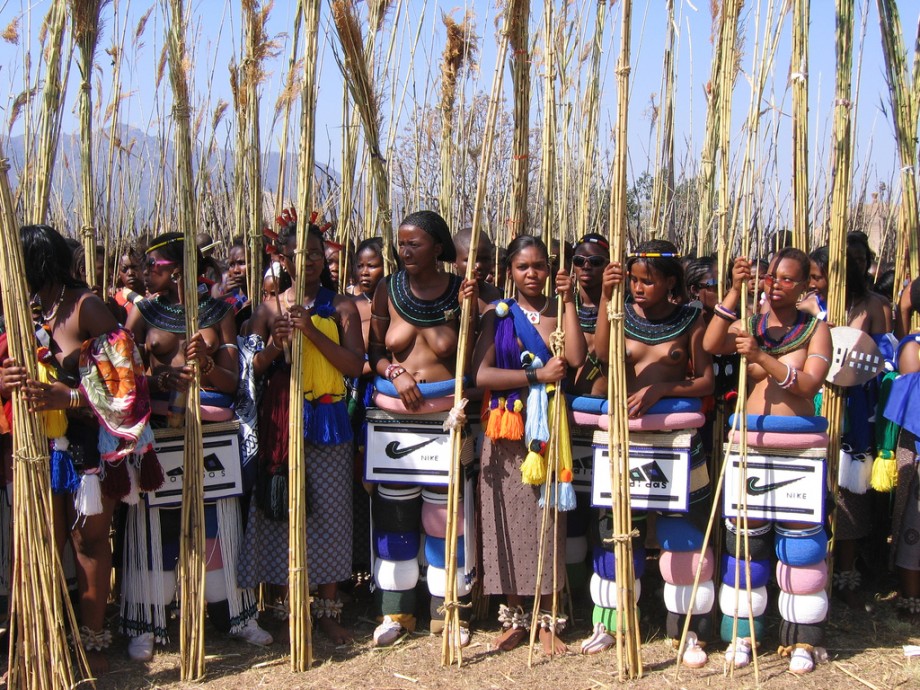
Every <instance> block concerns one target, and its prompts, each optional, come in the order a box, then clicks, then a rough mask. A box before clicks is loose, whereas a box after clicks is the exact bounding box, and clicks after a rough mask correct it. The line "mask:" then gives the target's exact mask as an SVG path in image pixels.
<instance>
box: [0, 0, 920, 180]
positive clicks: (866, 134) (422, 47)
mask: <svg viewBox="0 0 920 690" xmlns="http://www.w3.org/2000/svg"><path fill="white" fill-rule="evenodd" d="M767 1H768V0H761V2H760V3H757V2H754V1H753V0H749V1H748V3H747V7H746V8H745V10H744V14H743V17H742V19H743V23H744V26H745V27H746V31H747V33H748V35H747V39H746V50H745V53H744V56H743V59H742V69H743V72H744V73H745V74H749V73H750V71H751V68H752V61H753V55H752V52H753V48H754V45H755V43H756V40H755V38H754V36H753V34H752V33H751V31H752V30H753V25H754V21H755V16H756V9H757V7H758V5H759V6H760V7H761V8H762V11H764V12H765V11H766V7H767ZM675 4H676V5H677V13H678V20H677V23H678V26H679V32H680V36H679V51H678V57H677V72H678V77H677V96H676V103H677V118H676V122H677V133H676V143H675V150H676V157H677V160H678V166H679V167H680V165H681V162H682V161H686V162H690V163H693V164H695V163H696V161H698V158H699V146H700V143H701V140H702V129H703V124H704V121H705V102H704V98H703V85H704V84H705V82H706V81H707V80H708V77H709V70H710V58H711V51H712V46H711V44H710V40H709V39H710V31H711V18H710V14H709V4H708V2H707V1H706V0H693V2H692V3H691V2H690V1H688V0H676V3H675ZM866 4H868V5H869V6H870V7H869V13H868V22H867V29H866V35H865V41H864V43H863V45H862V46H861V52H859V53H858V54H857V56H856V59H857V61H858V60H859V58H860V55H861V57H862V68H861V81H860V84H861V88H860V92H859V101H858V110H857V127H858V132H857V144H858V151H857V156H856V161H857V163H858V166H859V169H858V170H857V171H856V176H857V178H861V176H863V175H866V176H868V177H869V180H870V182H869V187H870V188H873V187H874V186H875V185H876V184H877V183H878V181H883V182H886V183H887V182H889V181H890V180H891V179H892V176H893V175H894V174H896V171H897V170H898V169H899V168H900V165H899V164H898V163H897V161H896V160H895V158H896V156H895V148H894V145H893V133H892V128H891V124H890V118H889V117H888V116H887V115H886V114H885V113H883V112H882V109H881V108H882V107H883V106H884V107H886V108H887V103H888V93H887V86H886V83H885V75H884V67H883V64H882V52H881V43H880V37H879V27H878V18H877V13H876V10H875V3H874V2H869V3H866V2H865V0H858V1H857V5H859V7H858V8H857V27H856V35H855V39H854V40H855V41H856V42H857V51H860V46H859V43H858V42H859V40H860V22H861V19H862V14H863V9H862V8H863V7H864V6H865V5H866ZM898 4H899V7H900V10H901V12H902V22H903V24H904V26H905V28H906V30H907V33H908V34H911V35H912V32H913V30H914V28H915V26H916V21H917V16H916V14H917V11H918V10H917V5H916V3H914V2H908V1H907V0H901V1H900V2H899V3H898ZM151 5H152V6H153V13H152V15H151V17H150V20H149V22H148V24H147V27H146V31H145V33H144V36H143V38H142V44H143V45H140V46H139V47H138V48H137V49H136V50H135V49H133V48H132V47H131V46H130V42H129V44H128V47H127V48H126V53H125V63H124V65H125V66H124V68H123V69H124V72H123V79H124V84H123V87H122V88H123V90H125V91H130V92H131V96H130V98H128V99H127V100H126V101H125V102H124V104H123V110H122V120H123V122H125V123H127V124H130V125H133V126H135V127H138V128H141V129H145V130H147V129H149V128H150V124H151V123H152V122H154V123H155V122H156V120H157V118H158V117H160V116H159V115H158V112H157V109H156V107H155V95H154V94H155V89H154V83H155V73H156V65H157V61H158V58H159V55H160V49H161V46H162V42H163V40H164V39H163V37H164V22H163V18H162V15H161V12H162V10H161V7H160V4H159V2H156V1H155V0H131V1H130V2H128V0H119V7H120V14H121V18H120V20H119V21H120V22H124V21H125V19H124V17H127V20H126V23H127V33H128V35H129V36H130V35H131V34H133V32H134V30H135V28H136V25H137V21H138V19H139V17H140V16H141V15H143V14H144V13H145V12H146V11H147V9H148V8H150V7H151ZM49 6H50V0H33V1H32V2H29V1H28V0H0V26H6V25H7V24H8V23H9V22H10V21H12V20H13V19H15V18H16V17H19V18H20V22H21V23H20V31H21V34H22V40H21V41H20V44H19V45H18V46H13V45H10V44H9V43H7V42H2V41H0V107H2V111H0V121H4V122H5V121H6V119H7V117H8V113H9V104H10V103H11V102H12V99H14V98H15V96H16V95H17V94H18V93H20V92H21V91H22V90H23V89H24V88H25V85H24V78H23V70H22V65H23V61H24V54H25V50H27V49H28V48H29V47H31V49H32V52H33V60H34V59H35V57H36V53H37V40H36V36H37V32H38V26H39V24H40V22H41V19H42V17H43V16H44V15H45V13H46V12H47V10H48V7H49ZM190 6H191V11H192V14H193V18H194V19H193V27H192V30H191V32H190V35H191V43H192V44H193V45H194V49H195V54H194V79H195V82H196V83H195V88H196V91H197V92H198V94H199V97H200V98H201V99H204V98H205V94H206V93H207V92H208V87H207V84H208V82H209V81H210V83H211V87H210V99H211V100H210V102H209V105H210V107H211V108H213V106H214V104H215V103H216V102H217V99H218V98H223V99H225V100H228V101H229V100H230V88H229V81H228V77H227V64H228V63H229V61H230V58H231V56H232V55H233V54H234V53H235V52H237V51H238V49H239V35H240V18H239V0H227V1H226V2H225V1H224V0H197V1H194V2H192V3H191V5H190ZM558 6H559V3H557V8H558ZM833 6H834V3H833V1H832V0H812V19H811V38H810V61H811V62H810V69H809V76H810V89H811V91H810V99H811V112H810V116H809V124H810V126H811V155H812V157H813V159H816V161H817V165H818V167H819V168H820V167H822V166H826V161H827V159H828V157H829V145H828V142H829V137H830V122H831V119H830V116H831V107H832V105H833V87H834V7H833ZM594 7H595V3H594V1H593V0H585V1H583V2H582V1H581V0H571V2H570V9H571V10H573V11H578V10H580V12H581V16H582V21H583V22H584V23H585V24H587V28H586V29H585V31H586V33H587V34H588V35H590V33H591V32H592V30H593V13H594ZM466 9H467V7H466V6H464V5H462V4H455V3H451V2H439V1H438V0H404V2H403V3H402V4H401V5H399V6H398V12H399V17H398V24H397V28H396V30H395V31H396V35H395V38H394V37H393V36H392V31H393V22H394V16H395V13H391V14H390V16H389V19H388V22H387V24H386V27H385V33H384V36H383V38H382V42H381V45H382V46H383V47H387V45H388V43H389V41H390V40H391V39H392V40H395V48H394V58H393V61H392V64H393V68H392V69H391V71H390V73H389V74H388V75H387V78H386V79H384V80H383V101H384V104H385V122H384V129H385V130H386V129H387V128H388V127H389V126H390V122H391V121H392V120H393V119H394V117H395V121H396V122H397V123H398V124H399V126H400V128H401V126H402V125H403V124H404V123H405V120H406V113H407V112H408V110H409V109H410V108H412V107H416V105H417V104H418V103H421V102H428V103H431V102H433V100H434V99H435V98H436V91H437V89H436V85H437V79H438V73H437V64H438V60H439V56H440V51H441V48H442V45H443V41H444V30H443V27H442V25H441V22H440V15H441V13H442V12H447V13H453V14H454V15H455V16H456V17H457V18H459V17H461V16H462V14H463V13H464V11H465V10H466ZM470 9H471V11H472V12H473V14H474V16H475V23H476V27H477V33H478V34H479V36H480V37H481V41H480V48H481V51H480V58H479V65H480V67H479V70H478V71H477V72H473V73H472V74H471V76H470V77H469V80H468V81H467V84H466V89H467V93H468V94H469V93H472V91H474V90H476V91H486V92H487V91H488V90H489V87H490V82H491V78H492V73H493V70H494V61H495V52H496V40H497V39H496V35H495V30H494V25H495V24H494V19H495V14H496V11H497V9H496V5H495V2H494V0H477V1H475V2H472V3H471V4H470ZM619 9H620V5H619V3H616V4H613V5H612V7H611V9H610V10H609V11H608V19H607V30H606V34H605V41H604V45H605V57H604V60H605V80H604V85H603V91H602V93H603V112H602V115H601V141H602V142H604V141H609V140H610V135H609V133H610V131H611V128H612V126H613V123H614V121H615V98H616V89H615V84H614V74H613V63H614V61H615V59H616V53H617V49H618V42H619V24H620V13H619ZM542 11H543V4H542V3H539V2H534V3H533V16H532V20H531V23H532V26H533V27H534V30H536V29H538V27H540V26H541V25H542V21H543V18H542ZM557 11H558V10H557ZM105 16H106V23H105V28H104V34H103V36H102V39H101V41H100V51H99V53H98V55H97V62H98V63H99V69H100V75H101V79H102V84H103V95H102V99H103V100H104V101H107V100H108V99H109V85H110V80H111V72H112V69H111V66H110V61H109V60H108V56H106V55H105V54H104V52H103V50H104V49H105V48H106V47H107V46H108V45H110V44H111V42H112V40H113V33H114V32H115V31H116V29H118V30H120V29H122V28H123V27H122V25H121V24H118V25H116V23H115V20H114V18H113V12H112V7H111V6H110V7H109V8H108V9H107V10H106V15H105ZM293 17H294V2H293V1H292V0H278V1H277V3H276V5H275V7H274V8H273V10H272V12H271V15H270V19H269V26H268V31H269V34H270V35H273V36H274V35H277V36H278V40H279V46H280V55H279V56H278V57H277V58H276V59H275V60H274V61H272V62H271V63H269V64H268V66H267V69H268V70H269V72H270V74H269V77H268V80H267V81H266V83H265V85H264V88H263V98H262V112H263V115H262V120H263V136H262V143H263V146H271V147H273V148H277V146H278V143H277V142H278V139H279V138H280V127H276V128H275V130H274V132H270V131H269V127H270V123H271V119H272V115H273V110H274V102H275V97H276V95H277V93H278V91H279V89H280V84H281V81H282V79H283V77H284V71H285V65H286V62H287V56H288V53H289V52H290V47H289V40H290V36H289V34H290V29H291V26H292V24H293ZM633 18H634V24H633V49H632V64H633V72H632V75H633V78H632V84H633V92H632V102H631V106H630V126H631V129H630V137H629V151H630V161H631V173H632V175H637V174H638V173H640V172H642V171H643V170H645V169H647V168H648V167H649V165H650V163H649V160H650V158H653V155H654V154H653V152H652V151H651V149H652V148H653V147H654V140H655V138H654V131H653V130H651V128H650V121H649V115H648V114H649V111H650V108H649V104H650V102H651V99H655V100H656V101H657V99H658V89H659V84H660V80H661V55H662V52H663V47H664V45H663V44H664V36H665V33H664V32H665V26H666V23H665V22H666V15H665V2H664V0H648V1H642V0H639V1H636V2H634V3H633ZM790 32H791V27H790V24H789V21H787V22H786V23H785V26H784V29H783V34H782V40H781V41H780V44H779V47H778V51H777V58H776V62H775V64H774V68H773V71H772V77H771V79H770V81H769V83H768V86H767V90H766V93H765V98H764V101H763V102H762V104H761V107H762V108H763V109H764V111H765V114H766V117H765V118H764V120H763V122H762V125H761V126H762V128H763V129H764V130H770V132H771V134H770V135H769V138H770V139H775V141H776V142H777V145H776V164H775V169H776V170H779V171H781V172H780V173H779V174H778V175H776V178H777V184H782V185H784V186H785V185H786V184H787V181H786V180H784V179H783V178H784V177H788V172H783V171H788V170H789V167H790V166H789V155H788V152H789V148H790V146H789V139H790V137H791V134H790V130H789V112H790V109H791V96H790V93H789V91H788V73H789V57H788V56H789V52H790ZM416 35H418V42H419V45H418V49H417V51H416V57H415V61H414V64H412V65H411V66H410V63H409V57H408V47H409V46H410V45H411V44H412V43H413V41H414V40H415V37H416ZM30 36H31V42H30V41H29V38H30ZM333 37H334V33H333V32H332V28H331V23H330V17H329V6H328V3H326V2H324V3H323V18H322V30H321V32H320V36H319V45H320V50H321V58H320V63H319V70H320V101H319V102H320V108H319V114H318V124H319V129H318V134H317V160H318V161H320V162H324V161H325V162H329V163H331V164H332V165H337V162H338V159H339V156H340V153H339V151H340V147H341V144H340V138H341V122H342V116H341V102H342V77H341V74H340V73H339V70H338V66H337V64H336V62H335V60H334V58H333V56H332V53H331V50H330V40H331V39H332V38H333ZM909 44H910V43H909ZM33 64H34V63H33ZM537 70H539V66H537V67H536V68H535V71H537ZM33 73H34V67H33ZM76 73H77V70H76V67H75V66H74V68H73V69H72V70H71V84H70V87H69V89H68V93H67V99H68V104H69V105H68V114H67V117H66V119H65V122H64V127H63V129H64V131H65V132H70V131H74V130H75V129H76V109H75V106H73V104H74V103H75V99H76V88H75V87H76ZM745 74H742V75H741V76H740V77H739V79H738V83H737V86H736V89H735V94H734V108H735V110H734V112H735V118H734V119H735V125H736V127H735V129H736V134H735V137H734V142H735V145H736V147H737V146H738V145H740V143H741V122H742V120H743V118H744V117H745V115H746V113H747V108H748V101H749V98H750V90H749V86H748V83H747V81H746V78H745ZM508 83H509V80H508V79H506V85H507V84H508ZM506 88H507V86H506ZM163 89H165V90H166V91H168V80H167V79H164V83H163V86H162V89H161V90H163ZM403 93H405V94H406V96H405V100H403V97H402V94H403ZM96 97H97V98H98V95H96ZM539 97H540V96H539V92H538V91H537V90H535V93H534V99H535V103H536V101H537V99H539ZM395 102H402V103H403V107H402V109H401V110H400V111H399V112H396V113H395V114H394V113H393V112H392V107H393V104H394V103H395ZM509 102H510V97H509ZM71 106H73V107H71ZM161 112H162V111H161ZM293 122H295V123H296V118H295V119H294V120H293ZM532 123H533V125H534V126H536V116H535V115H534V119H533V120H532ZM153 129H154V131H155V127H154V128H153ZM21 130H22V120H21V119H20V121H19V123H18V124H17V126H16V127H14V129H13V134H14V135H16V134H20V133H21ZM0 131H3V132H4V133H5V132H6V127H5V126H4V128H3V129H2V130H0ZM763 151H764V149H763V148H762V152H763ZM812 168H813V169H814V165H813V166H812ZM780 196H782V195H780Z"/></svg>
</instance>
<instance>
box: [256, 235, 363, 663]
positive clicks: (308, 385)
mask: <svg viewBox="0 0 920 690" xmlns="http://www.w3.org/2000/svg"><path fill="white" fill-rule="evenodd" d="M296 231H297V226H296V221H292V222H289V223H287V224H286V225H285V226H284V227H283V228H282V229H281V232H280V233H279V237H278V243H279V246H280V249H281V253H280V255H279V257H280V260H281V264H282V268H283V269H284V271H285V272H286V273H288V274H289V275H290V276H291V278H292V279H296V275H295V273H294V271H295V263H294V255H295V252H296V251H298V248H297V246H296V245H297V234H296ZM302 251H303V252H304V253H305V254H306V259H307V261H306V271H305V273H304V275H303V276H301V280H302V281H303V283H304V299H305V303H304V304H294V303H293V301H292V300H293V294H294V288H293V287H291V288H290V289H288V290H286V291H284V292H283V293H282V294H281V295H280V296H279V299H278V300H277V301H276V300H271V301H268V302H263V303H262V304H261V305H259V308H258V309H257V310H256V313H255V314H254V315H253V318H252V321H251V322H250V333H251V335H250V337H251V338H255V339H257V342H258V343H259V344H261V345H262V346H261V348H258V347H257V350H258V351H257V353H256V355H255V356H254V357H253V358H252V375H253V376H255V377H260V378H261V377H267V382H266V387H265V391H264V394H263V400H264V401H265V402H264V403H263V405H262V410H261V416H260V419H259V451H258V453H259V454H258V477H257V479H256V489H255V500H254V501H253V502H252V505H251V506H250V511H249V522H248V526H247V530H246V534H245V541H244V544H243V549H242V551H243V553H242V555H241V563H240V580H241V582H242V583H243V584H245V585H248V586H252V587H254V586H256V585H257V584H258V583H260V582H266V583H269V584H272V585H277V586H280V587H286V586H287V583H288V576H289V572H288V538H289V537H288V523H287V516H288V498H287V496H288V489H287V477H288V462H289V458H288V411H289V405H290V401H289V393H290V379H291V377H290V369H289V366H288V365H287V364H285V351H286V348H287V347H288V346H289V345H288V344H289V343H290V340H291V336H292V333H293V329H295V328H296V329H298V330H300V331H301V332H302V333H303V334H304V336H305V340H304V355H303V356H304V367H303V388H304V401H303V405H304V438H305V440H306V444H305V458H304V460H305V463H306V467H307V476H308V481H307V503H308V505H309V507H310V508H309V510H310V514H309V518H308V520H307V534H306V540H307V553H308V554H309V555H308V557H309V573H310V583H311V585H312V584H315V585H317V587H318V592H319V593H318V596H317V597H316V599H315V600H314V603H313V620H315V621H316V625H317V627H318V628H319V629H320V630H322V631H323V633H324V634H325V635H326V636H327V637H328V638H329V639H330V640H332V641H333V643H334V644H337V645H339V644H346V643H348V642H350V641H351V640H352V635H351V632H350V631H349V630H347V629H346V628H345V627H343V626H342V624H341V618H342V602H341V601H340V600H339V597H338V583H339V582H342V581H344V580H348V579H349V578H351V575H352V570H351V560H352V467H353V446H352V439H353V435H352V429H351V422H350V420H349V418H348V411H347V408H346V400H345V397H346V393H345V378H346V377H356V376H360V374H361V371H362V367H363V365H364V344H363V342H362V339H361V321H360V317H359V315H358V310H357V307H355V303H354V302H353V301H352V299H351V298H350V297H347V296H344V295H338V294H336V285H335V283H333V281H332V276H331V275H330V273H329V268H328V266H327V264H326V256H325V247H324V240H323V233H322V231H321V230H320V229H319V228H318V227H317V226H315V225H312V224H311V225H310V226H309V229H308V233H307V246H306V247H304V248H303V250H302Z"/></svg>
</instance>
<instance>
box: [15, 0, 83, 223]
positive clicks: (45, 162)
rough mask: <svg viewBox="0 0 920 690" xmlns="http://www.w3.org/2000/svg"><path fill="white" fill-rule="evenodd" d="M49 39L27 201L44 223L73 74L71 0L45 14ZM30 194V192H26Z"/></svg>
mask: <svg viewBox="0 0 920 690" xmlns="http://www.w3.org/2000/svg"><path fill="white" fill-rule="evenodd" d="M45 22H46V26H47V27H48V30H47V34H46V35H47V38H46V40H47V41H48V44H47V48H46V50H45V51H44V54H45V62H46V70H45V85H44V88H43V89H42V106H41V113H40V115H39V123H38V128H39V132H38V142H37V145H36V151H37V153H36V158H37V160H35V161H33V164H32V165H31V166H29V168H28V169H27V170H26V184H27V187H26V189H27V190H29V189H30V190H31V204H27V205H26V208H27V212H26V218H27V219H29V220H30V221H31V222H34V223H43V222H45V218H46V217H47V214H48V199H49V197H50V194H51V180H52V178H53V176H54V161H55V158H56V157H57V149H58V143H59V141H60V138H61V119H62V118H63V115H64V96H65V93H66V89H67V87H66V85H67V79H68V76H69V74H70V56H71V54H72V53H73V43H72V42H71V43H70V45H69V50H68V51H67V59H66V60H65V59H64V52H65V51H64V34H65V33H66V27H67V2H66V0H54V3H53V4H52V5H51V9H50V10H49V11H48V16H47V17H46V18H45ZM26 194H27V196H26V197H25V198H27V199H28V198H29V192H28V191H27V192H26Z"/></svg>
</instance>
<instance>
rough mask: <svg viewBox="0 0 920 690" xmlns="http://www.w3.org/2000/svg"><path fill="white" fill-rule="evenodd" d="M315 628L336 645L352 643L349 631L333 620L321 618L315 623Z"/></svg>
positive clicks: (352, 639)
mask: <svg viewBox="0 0 920 690" xmlns="http://www.w3.org/2000/svg"><path fill="white" fill-rule="evenodd" d="M316 627H318V628H319V629H320V630H322V631H323V634H324V635H325V636H326V637H328V638H329V639H330V640H332V641H333V642H334V643H335V644H337V645H339V644H348V643H349V642H354V637H352V634H351V631H349V630H348V629H347V628H345V627H343V626H342V625H341V624H339V622H338V621H337V620H336V619H335V618H329V617H328V616H323V617H322V618H320V619H319V621H317V623H316Z"/></svg>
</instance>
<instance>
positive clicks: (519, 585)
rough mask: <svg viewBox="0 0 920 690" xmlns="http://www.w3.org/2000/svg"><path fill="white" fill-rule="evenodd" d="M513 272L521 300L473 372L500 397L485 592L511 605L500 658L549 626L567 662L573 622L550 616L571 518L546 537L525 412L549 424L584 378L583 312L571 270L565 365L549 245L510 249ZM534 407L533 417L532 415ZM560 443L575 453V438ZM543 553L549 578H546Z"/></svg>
mask: <svg viewBox="0 0 920 690" xmlns="http://www.w3.org/2000/svg"><path fill="white" fill-rule="evenodd" d="M506 264H507V270H508V271H509V273H510V276H511V279H512V283H513V285H514V290H515V299H508V300H502V301H501V302H499V303H497V304H496V306H495V309H493V310H491V311H489V312H487V313H486V314H485V315H484V317H483V323H482V332H481V333H480V336H479V340H478V342H477V344H476V351H475V354H474V356H473V368H472V371H474V372H476V386H477V387H479V388H483V389H488V390H489V391H491V401H490V403H489V408H490V412H489V422H488V424H487V427H486V438H485V440H484V445H483V450H482V470H481V473H480V476H479V490H480V502H481V511H482V515H481V524H482V534H481V543H482V567H483V574H482V582H483V592H484V593H485V594H492V595H497V596H503V597H505V600H506V603H505V604H502V605H501V607H500V609H499V621H500V622H501V623H502V627H503V632H502V634H501V635H500V636H499V637H498V638H497V639H496V640H495V641H494V643H493V645H494V647H495V648H496V649H498V650H502V651H509V650H511V649H514V648H515V647H516V646H517V645H519V644H520V643H521V642H523V641H524V639H525V638H526V637H527V635H528V632H527V631H528V629H529V628H530V626H531V624H532V623H533V624H535V625H539V626H540V632H539V635H540V641H541V643H542V645H543V650H544V652H546V653H547V654H561V653H564V652H565V651H566V646H565V644H564V643H563V642H562V641H561V640H560V639H559V638H558V637H556V636H555V634H556V633H558V632H560V631H561V630H562V628H563V627H564V625H565V619H558V620H552V616H551V615H549V613H548V612H549V611H551V610H552V604H551V602H552V598H553V596H556V595H558V594H559V592H554V591H553V584H554V583H553V571H554V569H555V570H556V571H557V572H559V573H564V572H565V534H566V527H565V525H566V521H565V513H563V512H561V513H560V514H559V524H558V525H557V531H556V532H555V534H556V537H557V538H554V531H553V527H552V524H551V523H548V524H547V528H546V530H545V532H542V533H541V529H542V521H541V519H540V515H539V510H540V509H539V507H538V501H539V499H540V490H541V485H538V484H535V483H533V482H530V483H524V482H523V481H522V473H521V470H520V469H519V467H520V466H521V462H522V461H523V460H525V458H527V457H528V456H529V455H531V454H529V453H528V451H534V453H533V454H536V453H537V452H539V453H541V454H542V451H541V450H538V448H537V447H530V448H528V447H527V445H526V444H525V443H524V442H523V441H524V439H525V437H526V438H533V436H531V435H530V434H528V433H527V432H526V427H525V419H524V418H523V416H522V413H524V414H526V415H527V416H528V417H527V420H526V424H533V425H539V422H538V419H541V418H542V419H544V420H548V419H550V418H551V417H550V416H549V415H548V411H547V406H548V401H547V395H546V394H545V393H544V391H545V386H546V384H557V383H558V382H559V381H561V380H562V379H563V378H564V377H565V375H566V372H567V371H568V370H569V369H578V368H579V367H580V366H581V365H582V364H583V363H584V359H585V355H586V351H587V348H586V345H585V339H584V337H583V336H582V335H581V329H580V327H579V324H578V315H577V313H576V311H575V309H574V303H575V302H574V294H573V280H572V278H571V276H570V275H569V274H568V273H567V272H565V271H564V270H563V271H559V272H558V273H557V274H556V276H555V278H556V281H555V285H556V292H557V294H558V295H560V296H561V298H562V301H563V305H564V307H563V309H564V314H563V319H564V321H563V330H564V332H565V335H566V338H565V351H564V356H556V357H554V356H552V355H551V353H550V349H549V341H550V336H551V334H552V333H553V331H554V330H556V327H557V323H556V321H557V314H556V300H554V299H552V298H551V297H548V296H546V295H544V293H543V290H544V288H545V286H546V283H547V281H548V280H549V277H550V261H549V253H548V252H547V249H546V245H545V244H544V243H543V242H542V241H541V240H540V239H539V238H536V237H532V236H530V235H521V236H520V237H518V238H516V239H515V240H513V241H512V242H511V244H509V245H508V250H507V254H506ZM534 393H536V394H537V395H534ZM541 393H542V395H541ZM556 394H557V395H558V394H561V391H558V392H557V393H556ZM525 401H527V404H528V406H530V408H532V409H524V402H525ZM544 426H545V425H544ZM534 443H537V445H538V446H539V443H538V442H536V441H534ZM557 443H559V444H566V443H568V439H557ZM537 460H538V461H541V462H542V459H540V458H537ZM541 549H543V552H544V554H545V557H544V560H543V570H542V572H541V571H539V569H538V553H539V552H540V550H541ZM554 559H555V568H554V565H553V563H554ZM538 581H539V582H540V594H541V597H540V599H541V601H540V608H541V610H542V611H545V612H547V613H545V614H544V615H542V616H541V620H540V621H531V615H530V614H529V613H526V612H525V609H524V599H525V597H530V596H533V595H534V593H535V591H536V588H537V583H538ZM560 585H561V583H560Z"/></svg>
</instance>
